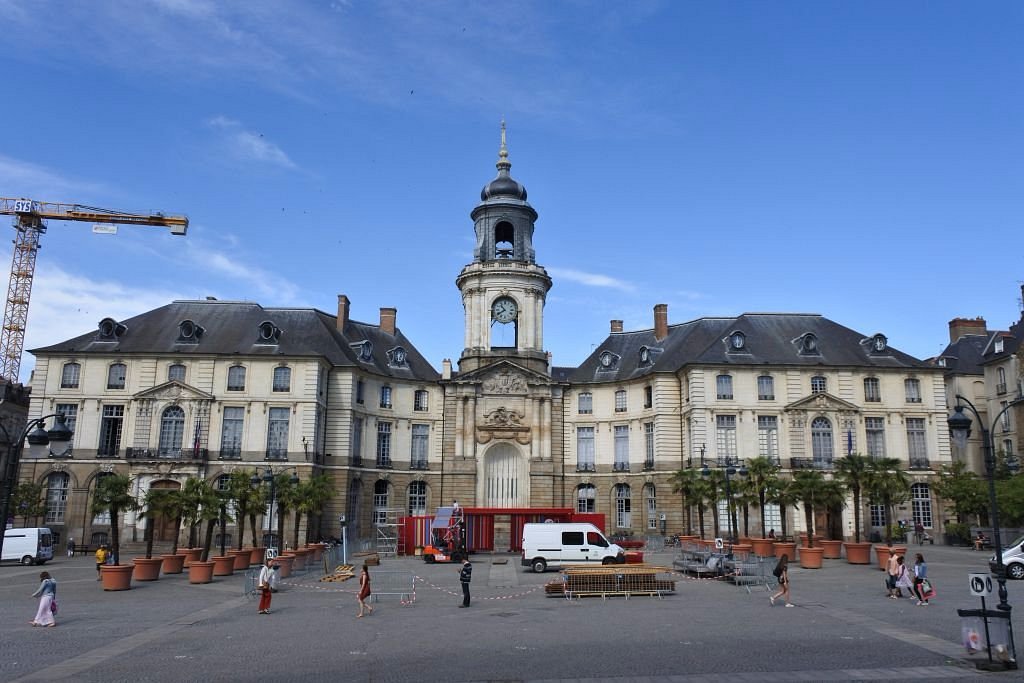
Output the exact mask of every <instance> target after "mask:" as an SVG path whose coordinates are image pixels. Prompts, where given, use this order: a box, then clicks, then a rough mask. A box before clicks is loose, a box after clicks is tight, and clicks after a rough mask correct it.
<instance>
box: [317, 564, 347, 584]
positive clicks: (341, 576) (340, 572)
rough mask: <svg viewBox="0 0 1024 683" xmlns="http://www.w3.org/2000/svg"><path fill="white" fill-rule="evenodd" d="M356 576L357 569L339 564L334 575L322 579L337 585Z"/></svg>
mask: <svg viewBox="0 0 1024 683" xmlns="http://www.w3.org/2000/svg"><path fill="white" fill-rule="evenodd" d="M353 576H355V567H353V566H352V565H350V564H339V565H338V566H337V567H336V568H335V570H334V573H333V574H328V575H327V576H324V577H321V579H320V580H321V581H327V582H329V583H337V582H339V581H348V580H349V579H351V578H352V577H353Z"/></svg>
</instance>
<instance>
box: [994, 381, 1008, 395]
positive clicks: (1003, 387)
mask: <svg viewBox="0 0 1024 683" xmlns="http://www.w3.org/2000/svg"><path fill="white" fill-rule="evenodd" d="M996 393H997V394H999V395H1000V396H1002V395H1003V394H1005V393H1006V382H1002V383H1001V384H997V385H996Z"/></svg>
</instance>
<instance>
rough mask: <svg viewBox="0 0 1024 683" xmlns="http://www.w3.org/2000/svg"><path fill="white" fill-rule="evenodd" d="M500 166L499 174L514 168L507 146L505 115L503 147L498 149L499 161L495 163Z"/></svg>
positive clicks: (506, 173)
mask: <svg viewBox="0 0 1024 683" xmlns="http://www.w3.org/2000/svg"><path fill="white" fill-rule="evenodd" d="M495 166H497V167H498V174H499V175H508V172H509V170H510V169H511V168H512V162H511V161H509V160H508V147H506V146H505V117H504V116H502V117H501V148H500V149H499V150H498V163H497V164H495Z"/></svg>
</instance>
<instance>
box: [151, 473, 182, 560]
mask: <svg viewBox="0 0 1024 683" xmlns="http://www.w3.org/2000/svg"><path fill="white" fill-rule="evenodd" d="M152 490H153V489H150V491H152ZM158 490H159V489H158ZM162 490H164V491H166V494H164V495H160V496H157V497H155V498H153V499H151V500H150V505H149V507H150V511H151V513H152V514H153V516H154V517H155V516H161V517H163V518H164V519H170V520H173V533H172V534H171V538H172V540H171V552H170V553H169V554H167V555H161V556H160V560H161V563H162V564H161V567H160V568H161V571H163V573H164V574H180V573H181V572H182V571H183V568H184V566H185V555H184V554H182V553H179V552H178V535H179V533H180V532H181V520H182V517H183V516H184V514H185V498H184V496H183V494H182V491H181V490H180V489H162Z"/></svg>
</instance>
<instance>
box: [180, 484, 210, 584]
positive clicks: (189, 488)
mask: <svg viewBox="0 0 1024 683" xmlns="http://www.w3.org/2000/svg"><path fill="white" fill-rule="evenodd" d="M212 491H213V489H212V487H211V486H210V485H209V484H208V483H207V482H206V480H205V479H199V478H197V477H189V478H188V479H186V480H185V485H184V486H183V487H182V489H181V503H182V518H181V519H182V522H184V524H185V527H186V528H187V529H188V548H186V549H185V568H186V569H188V568H190V567H191V566H192V563H193V562H195V561H197V560H199V559H200V558H201V557H202V554H203V547H202V545H201V544H200V541H199V531H200V527H201V526H202V523H203V518H202V516H201V514H202V510H203V504H204V502H205V503H207V504H209V499H207V498H206V496H208V495H209V494H210V493H211V492H212Z"/></svg>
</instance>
